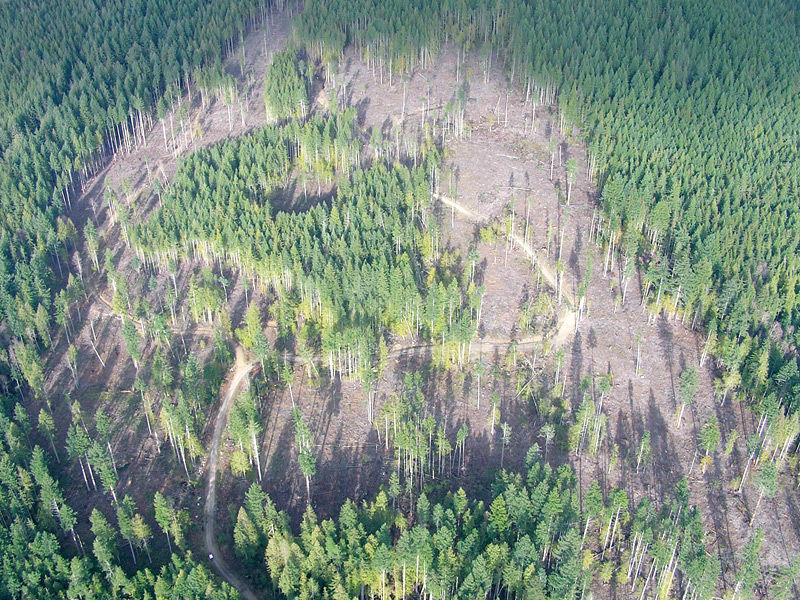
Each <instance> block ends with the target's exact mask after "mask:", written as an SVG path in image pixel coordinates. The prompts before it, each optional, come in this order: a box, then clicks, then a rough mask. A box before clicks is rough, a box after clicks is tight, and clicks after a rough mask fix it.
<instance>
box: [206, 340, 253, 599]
mask: <svg viewBox="0 0 800 600" xmlns="http://www.w3.org/2000/svg"><path fill="white" fill-rule="evenodd" d="M256 364H257V363H256V361H252V362H247V360H246V359H245V355H244V350H242V348H241V346H238V347H237V348H236V362H235V363H234V365H233V367H231V376H230V383H229V384H228V390H227V392H226V394H225V399H224V400H223V402H222V405H221V406H220V407H219V412H218V413H217V419H216V421H215V422H214V433H213V435H212V436H211V447H210V448H209V451H208V464H207V471H208V479H207V480H206V505H205V518H204V528H205V541H206V552H207V553H208V555H209V557H211V556H213V558H212V559H210V562H211V564H212V565H213V567H214V570H215V571H216V572H217V573H218V574H219V576H220V577H222V578H223V579H224V580H225V581H227V582H228V583H229V584H231V585H232V586H233V587H234V588H236V589H237V590H238V591H239V593H240V594H241V595H242V597H243V598H244V599H245V600H256V598H257V596H256V595H255V594H254V593H253V591H252V590H251V589H250V587H249V586H248V585H247V584H246V583H245V582H244V580H243V579H242V578H241V577H239V575H237V573H236V572H235V571H234V570H233V569H231V568H230V566H229V565H228V564H227V563H226V562H225V560H224V559H223V558H222V554H220V551H219V545H218V544H217V539H216V531H217V465H218V464H219V445H220V442H221V440H222V433H223V432H224V431H225V427H226V425H227V424H228V415H229V414H230V412H231V407H232V406H233V403H234V400H235V398H236V392H237V391H238V389H239V386H240V385H241V384H242V381H243V380H244V379H245V377H247V375H248V374H249V373H250V371H251V370H252V369H253V367H254V366H255V365H256Z"/></svg>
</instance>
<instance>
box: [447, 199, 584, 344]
mask: <svg viewBox="0 0 800 600" xmlns="http://www.w3.org/2000/svg"><path fill="white" fill-rule="evenodd" d="M434 197H435V198H436V199H437V200H439V202H441V203H442V204H444V205H445V206H448V207H450V208H452V209H453V210H455V211H456V212H458V213H459V214H461V215H463V216H465V217H467V218H468V219H469V220H470V221H473V222H476V223H482V222H489V221H491V219H490V217H488V216H487V215H484V214H481V213H479V212H476V211H474V210H472V209H470V208H467V207H466V206H464V205H463V204H461V203H460V202H458V201H457V200H454V199H453V198H448V197H447V196H443V195H442V194H434ZM513 240H514V244H515V246H518V247H520V248H522V251H523V252H525V254H526V255H527V257H528V258H529V259H530V260H531V263H533V264H534V265H536V266H537V267H538V268H539V272H540V273H541V274H542V277H543V278H544V280H545V281H546V282H547V283H548V284H549V285H550V287H551V288H553V291H554V292H556V293H558V278H557V275H556V272H555V271H554V270H553V268H552V267H551V266H550V265H549V264H548V263H547V262H546V261H545V260H543V259H542V258H541V257H540V256H539V255H538V253H537V252H536V251H535V250H534V249H533V246H531V245H530V244H528V243H525V240H524V239H523V238H522V236H520V235H519V234H518V233H515V234H514V236H513ZM562 287H563V285H562ZM561 295H562V296H563V300H564V307H563V308H562V309H561V312H560V313H559V315H558V326H557V328H556V331H555V333H554V334H553V336H552V338H551V339H552V341H553V344H554V345H556V346H561V345H563V344H565V343H566V342H567V341H568V340H569V338H570V335H572V334H574V333H575V329H576V325H577V315H576V314H575V298H574V297H573V296H572V293H570V292H569V291H568V290H562V293H561ZM541 339H542V336H536V339H535V340H531V341H539V340H541ZM521 342H522V341H521V340H520V341H518V343H517V345H518V346H519V345H520V343H521ZM485 343H490V342H489V340H485ZM506 343H510V340H509V341H508V342H506Z"/></svg>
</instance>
